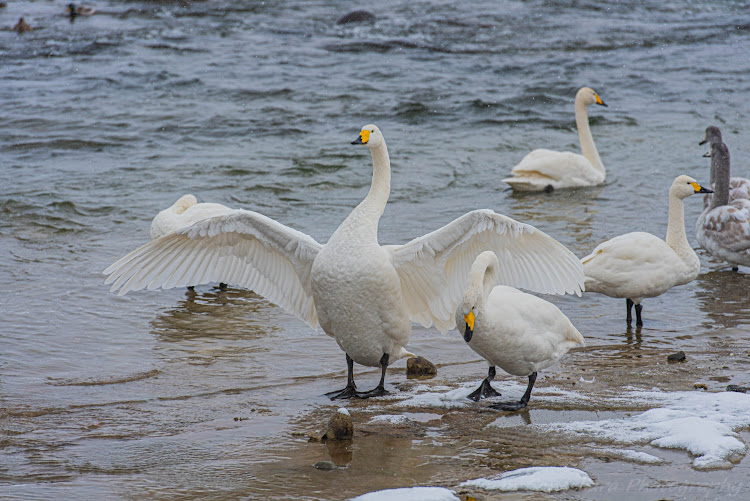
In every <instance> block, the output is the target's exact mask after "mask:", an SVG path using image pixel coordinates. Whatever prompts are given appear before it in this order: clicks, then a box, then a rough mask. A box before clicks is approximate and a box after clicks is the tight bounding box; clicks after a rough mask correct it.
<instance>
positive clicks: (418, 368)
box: [406, 357, 437, 378]
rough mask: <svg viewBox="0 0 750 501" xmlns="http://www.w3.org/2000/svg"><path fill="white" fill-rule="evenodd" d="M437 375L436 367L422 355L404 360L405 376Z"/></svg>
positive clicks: (422, 376) (424, 376)
mask: <svg viewBox="0 0 750 501" xmlns="http://www.w3.org/2000/svg"><path fill="white" fill-rule="evenodd" d="M435 376H437V367H435V364H433V363H432V362H430V361H429V360H427V359H426V358H424V357H412V358H410V359H408V360H407V361H406V377H416V378H431V377H435Z"/></svg>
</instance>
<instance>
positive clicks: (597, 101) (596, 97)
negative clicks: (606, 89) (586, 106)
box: [594, 94, 609, 108]
mask: <svg viewBox="0 0 750 501" xmlns="http://www.w3.org/2000/svg"><path fill="white" fill-rule="evenodd" d="M594 99H596V104H598V105H599V106H604V107H605V108H609V106H607V103H605V102H604V101H602V98H600V97H599V94H594Z"/></svg>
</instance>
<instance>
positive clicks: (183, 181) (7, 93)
mask: <svg viewBox="0 0 750 501" xmlns="http://www.w3.org/2000/svg"><path fill="white" fill-rule="evenodd" d="M65 5H66V3H65V2H49V1H17V2H16V1H10V2H8V5H7V7H5V8H2V9H0V26H2V27H3V28H10V27H11V26H12V25H14V24H15V22H16V21H17V20H18V18H19V17H20V16H24V17H25V19H26V21H27V22H28V23H29V24H30V25H32V26H33V27H34V28H35V30H34V31H32V32H31V33H26V34H23V35H18V34H16V33H14V32H12V31H10V30H9V29H5V30H1V31H0V82H1V83H0V127H1V130H2V134H0V283H1V284H2V288H1V290H0V431H1V433H2V435H0V455H1V456H2V457H1V458H0V489H2V496H1V497H6V498H14V499H15V498H17V499H29V498H35V497H36V498H49V497H53V496H63V497H70V498H97V497H101V496H110V497H121V498H174V497H179V496H185V497H193V496H195V497H200V496H205V495H213V496H217V497H220V496H222V495H227V496H230V497H231V496H249V497H252V498H256V497H264V496H270V497H274V498H275V497H276V496H281V495H282V494H280V493H283V497H284V498H290V499H295V498H297V499H319V498H333V499H336V498H346V497H347V496H351V495H355V494H361V493H363V492H366V491H368V490H374V489H378V488H385V487H395V486H403V485H415V484H418V485H433V484H440V485H453V484H451V483H450V482H451V481H452V477H451V478H448V479H447V480H446V477H444V476H441V474H442V472H444V471H446V470H450V469H454V468H457V466H455V465H453V464H451V463H450V460H449V459H447V458H450V453H451V450H450V449H448V450H442V449H441V447H442V446H443V445H441V444H440V441H439V440H436V441H435V442H434V443H431V444H430V447H429V449H425V446H424V444H423V443H421V445H420V443H417V442H414V441H413V440H411V439H409V438H404V437H392V436H388V437H386V438H382V440H380V439H378V438H377V436H375V438H373V435H369V436H368V437H367V438H362V439H361V440H360V441H359V442H357V441H355V443H354V451H353V454H354V456H353V458H351V457H349V462H350V463H351V467H350V468H349V470H348V472H349V473H348V475H349V477H345V476H338V477H335V478H336V480H335V481H331V478H332V477H323V476H321V475H323V473H322V472H319V471H318V470H315V469H313V468H312V467H311V465H312V463H314V462H315V461H317V460H318V459H321V458H324V456H325V453H323V452H322V450H321V449H320V447H324V446H321V444H315V445H310V446H308V445H306V443H305V442H304V440H302V441H301V440H300V438H299V437H296V436H295V435H293V434H292V433H291V431H292V429H294V428H295V427H304V426H306V425H305V424H304V423H305V420H306V419H308V418H309V419H316V416H317V414H316V413H321V412H324V411H325V410H326V409H329V407H330V403H329V402H328V400H327V399H326V398H325V397H324V396H323V393H324V392H325V391H329V390H332V389H335V388H338V387H340V386H342V385H343V380H344V369H345V364H344V355H343V353H342V352H341V351H340V350H339V348H338V347H337V346H336V344H335V343H334V342H333V341H332V340H331V339H330V338H328V337H327V336H325V335H323V334H322V332H314V331H312V330H311V329H309V328H308V327H307V326H306V325H305V324H303V323H302V322H301V321H299V320H297V319H295V318H293V317H291V316H290V315H288V314H286V313H285V312H283V311H282V310H280V309H279V308H277V307H275V306H274V305H272V304H269V303H268V302H266V301H265V300H264V299H262V298H260V297H258V296H256V295H254V294H253V293H251V292H249V291H243V290H233V289H230V290H228V291H219V290H217V289H214V288H212V287H210V286H203V287H198V288H197V289H196V291H195V292H194V293H189V292H186V291H185V290H181V289H172V290H168V291H151V292H143V291H141V292H136V293H131V294H128V295H127V296H125V297H122V298H121V297H117V296H116V295H114V294H111V293H109V292H108V287H106V286H104V285H103V275H101V271H102V270H103V269H104V268H105V267H107V266H108V265H109V264H111V263H112V262H113V261H114V260H116V259H117V258H118V257H120V256H122V255H123V254H125V253H126V252H127V251H129V250H131V249H133V248H134V247H136V246H138V245H140V244H141V243H144V242H146V241H147V240H148V229H149V224H150V220H151V218H153V216H154V215H155V214H156V213H157V212H158V211H159V210H161V209H163V208H165V207H167V206H169V205H171V204H172V202H173V201H174V200H176V199H177V198H178V197H179V196H181V195H182V194H184V193H193V194H195V195H196V196H197V197H198V198H199V199H200V200H203V201H212V202H220V203H224V204H226V205H229V206H232V207H241V208H247V209H253V210H257V211H259V212H261V213H263V214H266V215H268V216H270V217H272V218H274V219H276V220H278V221H280V222H282V223H284V224H287V225H289V226H292V227H294V228H296V229H298V230H301V231H303V232H305V233H308V234H310V235H312V236H313V237H314V238H315V239H317V240H318V241H325V240H326V239H327V238H328V237H329V236H330V234H331V233H332V232H333V230H334V229H335V228H336V226H337V225H338V223H339V222H340V221H342V220H343V219H344V218H345V217H346V215H347V214H348V213H349V211H350V210H351V208H352V207H353V206H354V205H356V204H357V203H358V202H359V201H360V200H361V199H362V198H363V197H364V195H365V194H366V192H367V189H368V187H369V183H370V177H371V172H372V170H371V160H370V156H369V154H368V153H367V151H364V150H363V149H357V148H355V147H353V146H351V145H350V144H349V143H350V142H351V141H352V140H353V139H354V138H355V137H356V135H357V133H358V132H359V130H360V127H361V126H362V125H364V124H367V123H375V124H377V125H379V126H380V128H381V129H382V131H383V133H384V135H385V137H386V140H387V141H388V145H389V151H390V154H391V161H392V167H393V178H392V191H391V198H390V202H389V205H388V208H387V209H386V212H385V214H384V216H383V219H382V221H381V226H380V237H381V241H382V242H383V243H398V242H404V241H406V240H408V239H411V238H413V237H415V236H418V235H421V234H423V233H425V232H427V231H430V230H432V229H436V228H438V227H440V226H442V225H443V224H445V223H447V222H448V221H450V220H451V219H453V218H455V217H457V216H459V215H461V214H463V213H464V212H467V211H468V210H471V209H475V208H484V207H489V208H492V209H494V210H496V211H497V212H500V213H503V214H507V215H509V216H511V217H514V218H516V219H519V220H521V221H524V222H527V223H530V224H533V225H535V226H537V227H539V228H540V229H542V230H544V231H546V232H548V233H549V234H551V235H552V236H554V237H555V238H557V239H558V240H560V241H561V242H562V243H563V244H565V245H566V246H568V247H569V248H570V249H571V250H572V251H573V252H575V253H576V254H577V255H579V256H582V255H585V254H586V253H587V252H588V251H590V250H591V249H592V248H593V247H594V246H595V245H596V244H598V243H599V242H601V241H603V240H605V239H607V238H611V237H613V236H615V235H618V234H621V233H625V232H628V231H635V230H642V231H649V232H653V233H655V234H657V235H660V236H661V235H663V234H664V233H665V231H666V208H667V198H666V193H667V190H668V187H669V185H670V184H671V182H672V180H673V179H674V177H675V176H677V175H678V174H683V173H685V174H689V175H691V176H693V177H695V178H697V179H699V180H704V181H707V179H708V165H709V164H708V161H707V159H704V158H702V157H701V155H702V154H703V153H704V152H705V149H704V147H701V146H698V141H699V140H701V139H702V138H703V130H704V129H705V127H706V126H707V125H710V124H715V125H718V126H719V127H721V128H722V131H723V133H724V141H725V142H726V143H727V145H728V146H729V149H730V151H731V154H732V162H733V163H732V169H733V171H732V172H733V174H734V175H737V176H745V177H750V125H749V124H750V99H749V97H750V79H749V78H748V75H750V58H748V57H747V55H748V54H750V3H748V2H746V1H726V2H725V1H713V2H698V1H687V0H684V1H676V0H668V1H645V2H637V3H636V2H614V1H607V0H604V1H602V0H599V1H577V2H567V1H565V2H563V1H559V2H556V1H539V0H531V1H497V2H494V1H475V2H468V3H460V2H459V3H456V2H453V1H450V2H449V1H432V2H424V1H401V0H399V1H386V2H376V3H374V4H372V5H364V6H363V5H355V4H352V3H351V2H333V1H322V0H321V1H283V2H282V1H266V2H254V1H248V0H239V1H231V2H230V1H227V0H216V1H202V2H169V1H153V2H145V1H144V2H138V1H126V2H115V1H99V2H97V4H96V7H97V8H98V9H99V13H97V14H96V15H94V16H92V17H79V18H78V19H76V20H75V22H69V21H68V19H67V18H66V17H65V16H64V10H65ZM361 7H367V8H370V9H377V10H373V12H374V13H375V14H376V15H377V20H376V21H375V22H374V23H371V24H367V23H365V24H349V25H337V24H336V20H337V19H338V18H339V17H340V16H341V15H343V14H345V13H346V12H348V11H350V10H353V9H354V8H361ZM583 85H589V86H591V87H593V88H595V89H596V90H597V91H598V92H599V94H600V95H601V96H602V98H603V99H604V100H605V101H606V102H607V103H608V104H609V107H608V108H601V107H593V108H595V109H591V110H590V117H591V124H592V131H593V135H594V138H595V141H596V144H597V146H598V148H599V153H600V155H601V157H602V160H603V162H604V164H605V166H606V167H607V169H608V178H607V183H606V184H605V185H603V186H601V187H597V188H594V189H586V190H576V191H568V192H559V193H554V194H551V195H537V194H534V195H516V194H513V193H512V192H510V191H508V190H507V189H506V188H507V186H506V185H504V184H503V183H502V182H501V181H500V179H502V178H503V177H504V176H505V175H506V174H507V173H508V172H509V171H510V169H511V168H512V167H513V165H515V164H516V163H517V162H518V161H519V160H520V159H521V158H522V157H523V156H524V155H525V154H526V153H527V152H528V151H530V150H531V149H534V148H538V147H548V148H553V149H569V150H577V148H578V142H577V136H576V132H575V122H574V119H573V96H574V94H575V92H576V90H577V89H578V88H579V87H581V86H583ZM701 206H702V204H701V200H699V199H698V197H692V198H689V199H687V200H686V224H687V228H688V238H689V239H690V241H691V242H692V243H693V244H694V245H697V243H696V240H695V237H694V235H693V224H694V221H695V220H696V218H697V216H698V214H699V211H700V208H701ZM701 260H702V264H703V268H702V273H701V275H700V276H699V277H698V279H697V280H695V281H694V282H692V283H690V284H688V285H685V286H682V287H679V288H676V289H674V290H672V291H670V292H668V293H667V294H665V295H663V296H661V297H659V298H655V299H651V300H647V301H646V302H645V303H644V318H645V320H646V327H645V328H644V329H643V331H642V332H640V333H638V338H637V339H635V338H634V337H633V336H634V334H633V333H629V334H625V333H624V332H625V325H624V313H625V312H624V311H623V310H624V301H623V302H622V303H621V302H620V300H614V299H610V298H606V297H603V296H598V295H594V294H592V295H585V296H584V297H583V298H570V297H565V298H552V300H553V301H554V302H555V303H556V304H558V305H559V306H560V307H561V308H562V309H563V310H564V312H565V313H566V314H567V315H568V316H569V317H570V318H571V320H572V321H573V322H574V323H575V324H576V326H577V327H578V328H579V329H580V331H581V332H582V333H583V334H584V336H585V337H586V338H587V342H588V344H589V345H590V346H593V347H595V349H594V350H593V351H591V352H586V353H579V354H577V355H576V356H575V357H572V358H573V360H575V361H576V362H575V363H576V364H581V366H585V365H586V364H592V365H593V366H597V364H601V366H602V368H603V367H604V366H610V367H611V366H618V367H621V368H627V367H628V364H629V363H631V362H629V360H632V359H635V358H638V357H640V356H641V352H637V353H638V354H637V355H632V353H633V350H640V349H643V350H655V351H656V352H660V351H664V352H667V351H670V350H671V351H674V349H677V348H680V349H683V348H684V347H686V346H687V347H689V348H693V349H695V350H696V351H701V350H704V349H707V348H706V346H713V345H711V343H713V342H718V341H715V339H718V338H720V339H723V340H725V341H726V340H727V339H728V340H730V341H731V342H734V341H736V342H737V343H740V345H741V348H740V350H739V351H738V352H742V350H746V349H747V350H750V348H748V346H747V339H746V338H747V336H746V333H747V330H748V329H750V300H748V286H749V285H750V278H748V274H747V272H748V269H747V268H744V269H741V270H740V273H732V272H730V271H729V270H728V269H726V268H724V267H722V265H721V264H720V263H718V262H714V261H712V260H711V258H710V257H709V256H707V255H701ZM735 337H736V338H737V339H735ZM709 340H714V341H709ZM742 343H746V344H742ZM409 347H410V349H411V351H415V352H418V353H420V354H424V355H425V356H427V357H428V358H430V359H431V360H433V361H434V362H436V363H438V364H444V366H445V367H446V369H445V372H444V373H443V372H441V375H442V377H446V378H447V382H448V384H451V382H458V381H464V380H473V379H477V380H478V379H479V378H480V377H481V376H482V371H483V370H486V369H483V367H484V365H483V363H481V362H479V361H478V359H477V356H476V355H475V354H474V353H473V352H471V351H470V350H468V348H467V347H466V346H464V345H463V342H462V341H461V338H460V337H459V336H458V335H457V334H456V333H455V332H454V333H451V334H449V335H448V336H441V335H440V334H439V333H438V332H437V331H435V330H434V329H422V328H415V329H414V332H413V335H412V340H411V343H410V345H409ZM596 347H601V350H602V353H599V352H598V349H596ZM613 350H614V351H613ZM709 351H710V349H709ZM735 351H736V350H735ZM607 353H608V354H609V355H607ZM612 353H616V355H617V356H612V357H611V358H609V357H610V356H611V354H612ZM645 353H654V351H647V352H645ZM743 353H745V354H747V353H750V351H745V352H743ZM631 356H632V358H631ZM597 357H600V358H597ZM601 357H603V358H601ZM571 363H573V362H571ZM394 367H395V369H393V370H392V371H391V374H389V378H388V381H389V382H391V383H393V384H396V385H397V384H400V383H402V382H403V381H404V376H403V374H402V371H403V362H401V363H399V364H396V365H395V366H394ZM634 370H635V369H634ZM441 371H443V369H441ZM565 371H566V363H565V361H563V363H562V364H561V365H560V366H559V368H558V369H556V372H552V373H550V374H551V377H553V379H552V380H551V383H552V384H554V375H555V374H556V375H558V376H560V377H562V376H563V375H564V374H565ZM376 372H377V371H371V370H367V371H365V370H362V371H360V369H358V378H359V379H361V380H362V381H363V384H362V385H361V386H363V387H365V388H367V387H369V386H371V385H374V383H375V381H376V379H377V373H376ZM722 377H724V376H722ZM726 377H729V378H730V380H732V382H735V383H737V384H747V383H750V381H748V380H747V376H746V374H744V375H743V374H742V373H740V372H738V373H731V374H729V375H728V376H726ZM624 384H626V383H624ZM392 389H393V390H394V391H398V389H396V388H392ZM719 389H720V388H719ZM532 402H533V400H532ZM357 405H359V406H365V407H367V406H377V405H378V403H377V401H373V402H367V403H357ZM427 412H429V411H427ZM235 418H237V420H235ZM240 418H242V419H240ZM300 423H303V424H300ZM317 424H318V423H317V422H315V423H314V424H310V426H312V427H314V426H315V425H317ZM428 436H430V435H429V434H428ZM300 443H305V445H300ZM465 447H466V448H467V450H469V451H470V454H469V453H467V454H469V457H470V459H466V457H465V458H464V459H462V460H461V461H463V462H464V463H465V462H467V461H479V459H477V458H479V457H480V456H482V451H481V450H480V448H477V449H472V445H471V444H470V443H467V444H465ZM365 451H366V452H365ZM377 451H380V452H379V453H380V454H382V455H380V456H375V457H372V456H371V454H373V453H376V452H377ZM388 451H390V452H388ZM464 452H465V453H466V450H464ZM527 453H528V452H527ZM348 454H350V455H351V454H352V451H351V450H349V452H348ZM436 457H439V458H440V459H439V460H436V461H431V460H430V458H436ZM343 461H344V463H346V459H345V460H343ZM464 463H461V464H464ZM511 463H513V461H509V463H508V464H511ZM477 464H480V463H477ZM599 464H600V465H601V464H604V463H599ZM384 465H385V466H384ZM388 465H390V466H388ZM393 465H399V466H398V467H395V466H393ZM591 468H593V469H594V470H595V471H596V468H597V466H596V465H594V466H592V467H591ZM607 468H611V466H608V467H602V468H601V477H602V478H606V476H607ZM747 468H748V467H747V465H745V466H742V467H741V466H738V469H741V470H743V471H744V472H745V473H744V474H745V475H746V474H747ZM667 469H668V468H667ZM686 470H687V471H682V470H681V469H680V468H675V470H674V471H672V472H671V474H673V476H675V478H678V479H680V478H682V479H683V480H677V481H676V482H679V481H686V482H687V480H685V479H689V478H690V476H691V475H692V474H693V473H692V472H691V471H690V468H686ZM501 471H502V470H501ZM358 472H359V473H358ZM362 472H364V473H362ZM368 472H369V474H370V476H369V477H368V476H367V475H366V474H365V473H368ZM373 472H379V473H378V474H375V473H373ZM740 474H743V473H740ZM680 475H682V476H680ZM459 476H460V475H459ZM367 479H369V480H367ZM355 480H356V481H355ZM705 482H706V484H707V485H708V488H707V489H709V490H708V492H709V493H710V492H711V491H710V489H711V486H712V485H714V484H713V483H712V482H715V484H716V485H719V484H720V483H721V482H722V479H721V478H719V477H716V476H713V477H710V478H708V477H707V478H706V480H705ZM748 489H749V490H750V487H748ZM659 492H661V493H662V495H665V494H664V493H663V492H662V491H659ZM667 493H668V491H667ZM594 497H595V496H594Z"/></svg>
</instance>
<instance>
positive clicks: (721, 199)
mask: <svg viewBox="0 0 750 501" xmlns="http://www.w3.org/2000/svg"><path fill="white" fill-rule="evenodd" d="M711 174H712V175H713V176H712V177H713V178H714V195H713V198H712V199H711V205H710V206H709V207H708V210H713V209H715V208H716V207H721V206H722V205H728V204H729V163H728V162H726V161H725V159H723V158H714V157H712V158H711Z"/></svg>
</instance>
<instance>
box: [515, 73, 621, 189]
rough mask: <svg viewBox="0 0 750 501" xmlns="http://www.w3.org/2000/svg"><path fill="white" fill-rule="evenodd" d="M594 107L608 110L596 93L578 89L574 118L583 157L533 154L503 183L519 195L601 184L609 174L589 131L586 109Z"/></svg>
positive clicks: (520, 163) (539, 150)
mask: <svg viewBox="0 0 750 501" xmlns="http://www.w3.org/2000/svg"><path fill="white" fill-rule="evenodd" d="M592 104H598V105H600V106H607V105H606V104H605V103H604V101H602V98H601V97H599V94H597V93H596V92H595V91H594V90H593V89H591V88H589V87H582V88H581V89H579V90H578V92H577V93H576V100H575V114H576V128H577V129H578V140H579V142H580V144H581V154H578V153H571V152H561V151H553V150H547V149H538V150H534V151H532V152H531V153H529V154H528V155H526V156H525V157H524V158H523V159H522V160H521V161H520V162H519V163H518V165H516V166H515V167H513V170H512V171H511V177H509V178H506V179H503V182H505V183H508V184H509V185H510V186H511V187H512V188H513V189H514V190H516V191H546V192H549V191H552V190H557V189H561V188H575V187H579V186H596V185H598V184H602V183H603V182H604V180H605V178H606V177H607V173H606V171H605V169H604V165H603V164H602V160H601V158H600V157H599V151H598V150H597V149H596V145H595V144H594V138H593V137H592V136H591V128H590V127H589V117H588V112H587V108H588V106H589V105H592Z"/></svg>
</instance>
